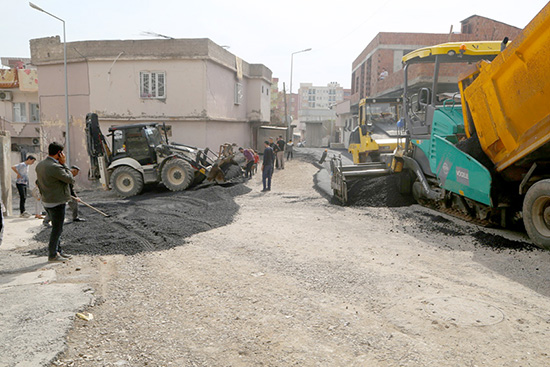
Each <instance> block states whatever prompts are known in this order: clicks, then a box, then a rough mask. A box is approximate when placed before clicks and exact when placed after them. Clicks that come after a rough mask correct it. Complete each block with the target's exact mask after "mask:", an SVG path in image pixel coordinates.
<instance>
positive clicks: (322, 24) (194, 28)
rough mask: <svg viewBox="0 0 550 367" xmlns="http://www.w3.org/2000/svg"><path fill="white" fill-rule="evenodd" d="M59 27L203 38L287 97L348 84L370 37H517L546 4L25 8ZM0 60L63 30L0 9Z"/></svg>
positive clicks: (5, 5)
mask: <svg viewBox="0 0 550 367" xmlns="http://www.w3.org/2000/svg"><path fill="white" fill-rule="evenodd" d="M33 3H35V4H36V5H38V6H40V7H41V8H43V9H44V10H46V11H48V12H50V13H52V14H54V15H56V16H58V17H59V18H62V19H64V20H65V21H66V33H67V41H68V42H72V41H84V40H103V39H105V40H112V39H144V38H151V37H150V36H146V35H144V34H143V32H154V33H159V34H163V35H167V36H171V37H174V38H210V39H211V40H212V41H214V42H216V43H217V44H219V45H220V46H229V49H228V50H229V51H230V52H232V53H233V54H235V55H237V56H239V57H240V58H242V59H244V60H245V61H247V62H248V63H260V64H264V65H266V66H267V67H268V68H270V69H271V71H272V72H273V76H274V77H278V78H279V79H280V83H279V88H280V89H282V86H283V85H282V82H286V88H287V90H288V89H289V80H290V60H291V54H292V53H293V52H295V51H299V50H303V49H306V48H312V51H309V52H305V53H301V54H297V55H294V68H293V81H292V83H293V84H292V85H293V87H292V89H293V91H294V92H296V91H297V89H298V87H299V84H300V83H313V84H314V85H326V84H327V83H329V82H333V81H334V82H338V83H340V85H342V86H343V87H344V88H349V87H350V85H351V64H352V62H353V60H354V59H355V58H356V57H357V56H358V55H359V54H360V53H361V51H362V50H363V49H364V48H365V47H366V46H367V44H368V43H369V42H370V41H371V40H372V39H373V38H374V36H376V34H377V33H378V32H427V33H448V32H449V31H450V28H451V25H452V26H453V29H454V31H455V32H456V31H460V21H461V20H463V19H465V18H467V17H469V16H471V15H474V14H477V15H481V16H484V17H488V18H491V19H494V20H498V21H501V22H504V23H507V24H510V25H513V26H516V27H519V28H523V27H525V26H526V25H527V24H528V23H529V21H530V20H531V19H532V18H533V17H534V16H535V15H536V14H537V13H538V12H539V11H540V10H541V9H542V8H543V7H544V5H546V4H547V3H548V0H524V1H518V0H500V1H496V0H461V1H452V0H416V1H415V0H378V1H371V0H340V1H338V0H334V1H325V0H317V1H311V0H276V1H264V0H237V1H231V0H196V1H189V0H150V1H142V0H94V1H90V0H33ZM0 9H2V21H1V22H0V30H1V31H2V33H1V34H2V41H0V45H1V48H0V50H1V51H0V56H3V57H30V50H29V40H30V39H33V38H41V37H49V36H55V35H60V36H61V37H62V24H61V22H60V21H58V20H56V19H54V18H51V17H50V16H48V15H46V14H44V13H41V12H39V11H37V10H35V9H32V8H31V7H30V6H29V5H28V1H24V0H0Z"/></svg>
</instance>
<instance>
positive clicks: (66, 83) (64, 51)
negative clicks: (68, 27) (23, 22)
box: [29, 2, 71, 167]
mask: <svg viewBox="0 0 550 367" xmlns="http://www.w3.org/2000/svg"><path fill="white" fill-rule="evenodd" d="M29 6H30V7H31V8H33V9H36V10H38V11H41V12H42V13H45V14H48V15H49V16H50V17H53V18H55V19H57V20H60V21H61V23H63V66H64V69H65V146H66V148H67V149H66V152H67V154H66V156H67V166H69V167H70V166H71V163H70V162H71V144H70V141H71V139H70V131H69V81H68V78H67V39H66V37H65V21H64V20H63V19H61V18H59V17H56V16H55V15H53V14H52V13H48V12H47V11H45V10H44V9H42V8H41V7H39V6H38V5H36V4H33V3H31V2H29Z"/></svg>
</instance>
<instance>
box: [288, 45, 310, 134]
mask: <svg viewBox="0 0 550 367" xmlns="http://www.w3.org/2000/svg"><path fill="white" fill-rule="evenodd" d="M307 51H311V48H306V49H305V50H301V51H296V52H293V53H292V54H291V55H290V93H289V94H290V113H291V114H292V69H293V67H294V55H295V54H299V53H301V52H307ZM286 118H287V126H288V135H290V123H291V121H290V120H291V119H290V116H288V115H287V116H286ZM291 138H292V136H287V140H289V139H291Z"/></svg>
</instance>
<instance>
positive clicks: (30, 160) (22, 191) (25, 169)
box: [11, 155, 36, 218]
mask: <svg viewBox="0 0 550 367" xmlns="http://www.w3.org/2000/svg"><path fill="white" fill-rule="evenodd" d="M35 161H36V158H34V157H33V156H32V155H29V156H28V157H27V159H25V161H24V162H21V163H19V164H16V165H15V166H13V167H12V168H11V169H12V170H13V171H14V172H15V173H17V180H16V181H15V185H16V186H17V191H18V192H19V211H20V212H21V217H23V218H28V217H30V216H31V215H30V214H29V213H27V212H26V210H25V201H26V200H27V188H28V187H29V166H31V165H32V164H34V162H35Z"/></svg>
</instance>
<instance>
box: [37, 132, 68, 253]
mask: <svg viewBox="0 0 550 367" xmlns="http://www.w3.org/2000/svg"><path fill="white" fill-rule="evenodd" d="M64 148H65V147H64V146H63V145H61V144H59V143H56V142H54V143H51V144H50V145H49V146H48V156H47V157H46V159H44V160H43V161H42V162H40V163H38V165H37V166H36V176H37V180H36V185H37V186H38V189H39V190H40V195H41V197H42V205H44V208H46V212H47V213H48V215H49V217H50V219H51V221H52V232H51V234H50V242H49V244H48V261H50V262H63V261H65V260H66V259H69V258H70V257H71V256H69V255H67V254H66V253H65V252H63V250H62V249H61V245H60V239H61V233H63V222H64V221H65V204H66V203H67V202H68V201H69V200H71V190H70V187H69V185H71V184H74V178H73V175H72V173H71V171H70V170H69V167H67V166H66V165H65V161H66V159H67V158H66V157H65V154H64V153H63V149H64Z"/></svg>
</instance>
